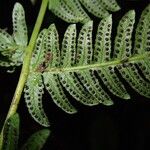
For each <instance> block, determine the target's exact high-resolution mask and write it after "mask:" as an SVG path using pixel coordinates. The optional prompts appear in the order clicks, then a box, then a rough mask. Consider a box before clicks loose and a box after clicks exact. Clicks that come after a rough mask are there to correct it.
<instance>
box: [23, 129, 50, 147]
mask: <svg viewBox="0 0 150 150" xmlns="http://www.w3.org/2000/svg"><path fill="white" fill-rule="evenodd" d="M49 135H50V131H49V130H48V129H43V130H40V131H37V132H36V133H34V134H33V135H31V137H29V139H28V140H27V141H26V143H25V144H24V145H23V146H22V148H21V150H27V149H32V150H41V149H42V147H43V146H44V144H45V142H46V140H47V138H48V136H49Z"/></svg>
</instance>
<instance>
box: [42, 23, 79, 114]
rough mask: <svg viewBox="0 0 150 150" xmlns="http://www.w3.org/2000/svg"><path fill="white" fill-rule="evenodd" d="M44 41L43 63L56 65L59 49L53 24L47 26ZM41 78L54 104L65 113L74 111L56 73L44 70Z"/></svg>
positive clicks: (51, 65)
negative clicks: (44, 55) (44, 56)
mask: <svg viewBox="0 0 150 150" xmlns="http://www.w3.org/2000/svg"><path fill="white" fill-rule="evenodd" d="M45 43H46V44H45V47H46V50H47V51H46V58H45V63H46V64H48V68H51V67H58V66H59V63H60V58H59V57H60V51H59V42H58V33H57V30H56V27H55V26H54V25H51V26H50V27H49V29H48V32H47V36H46V38H45ZM41 50H42V49H41ZM52 60H54V61H52ZM43 79H44V83H45V87H46V89H47V90H48V92H49V93H50V94H51V97H52V98H53V100H54V102H55V104H56V105H57V106H58V107H60V108H62V109H63V110H64V111H65V112H67V113H71V114H72V113H76V109H75V108H74V107H73V106H72V105H71V103H70V102H69V101H68V99H67V97H66V95H65V94H64V92H63V88H62V86H61V85H60V81H59V77H58V75H57V74H51V73H49V72H44V73H43Z"/></svg>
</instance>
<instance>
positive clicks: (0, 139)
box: [0, 0, 48, 149]
mask: <svg viewBox="0 0 150 150" xmlns="http://www.w3.org/2000/svg"><path fill="white" fill-rule="evenodd" d="M47 4H48V0H42V3H41V7H40V11H39V14H38V17H37V20H36V23H35V26H34V29H33V32H32V35H31V38H30V42H29V44H28V46H27V48H26V51H25V58H24V61H23V66H22V70H21V74H20V78H19V81H18V85H17V88H16V91H15V94H14V97H13V99H12V103H11V105H10V108H9V111H8V114H7V117H6V120H5V122H4V125H3V128H2V131H1V134H0V149H1V148H2V142H3V129H4V126H5V123H6V121H7V119H8V118H9V117H10V116H12V115H13V114H15V113H16V111H17V108H18V104H19V102H20V98H21V95H22V91H23V88H24V85H25V82H26V80H27V77H28V74H29V66H30V61H31V57H32V52H33V49H34V45H35V42H36V39H37V36H38V33H39V31H40V28H41V25H42V22H43V19H44V16H45V12H46V9H47Z"/></svg>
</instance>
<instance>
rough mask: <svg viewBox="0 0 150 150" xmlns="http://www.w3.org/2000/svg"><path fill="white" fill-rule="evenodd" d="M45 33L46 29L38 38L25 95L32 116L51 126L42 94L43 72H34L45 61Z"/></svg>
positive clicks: (44, 124)
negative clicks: (43, 104) (44, 108)
mask: <svg viewBox="0 0 150 150" xmlns="http://www.w3.org/2000/svg"><path fill="white" fill-rule="evenodd" d="M45 33H46V30H43V31H42V32H41V33H40V34H39V37H38V39H37V43H36V51H35V53H36V55H35V54H34V55H33V57H32V60H31V70H30V74H29V76H28V79H27V83H26V87H25V90H24V92H25V94H24V97H25V101H26V104H27V107H28V109H29V113H30V114H31V116H32V117H33V118H34V119H35V120H36V121H37V122H39V123H40V124H42V125H43V126H49V122H48V119H47V117H46V115H45V112H44V110H43V106H42V95H43V88H44V85H43V82H42V74H41V72H39V73H37V72H33V70H37V71H40V70H39V69H41V68H40V67H42V66H41V63H43V60H42V58H43V56H44V49H43V51H41V48H43V39H44V36H45ZM41 56H42V57H41Z"/></svg>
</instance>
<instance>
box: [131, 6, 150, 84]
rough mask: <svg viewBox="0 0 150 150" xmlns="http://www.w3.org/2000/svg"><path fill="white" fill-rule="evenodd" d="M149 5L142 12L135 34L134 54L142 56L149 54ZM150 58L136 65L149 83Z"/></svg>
mask: <svg viewBox="0 0 150 150" xmlns="http://www.w3.org/2000/svg"><path fill="white" fill-rule="evenodd" d="M149 20H150V5H148V6H147V7H146V8H145V10H144V11H143V13H142V15H141V18H140V20H139V23H138V25H137V29H136V34H135V46H134V53H135V54H144V53H145V51H146V52H150V24H149ZM149 62H150V58H145V59H143V60H141V61H140V62H139V63H138V67H139V68H140V69H141V71H142V72H143V74H144V75H145V77H146V78H147V79H148V80H149V81H150V64H149Z"/></svg>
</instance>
